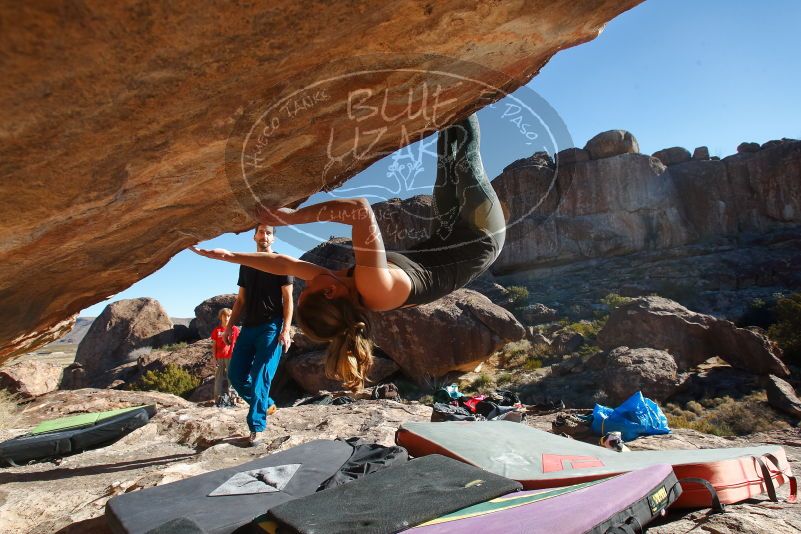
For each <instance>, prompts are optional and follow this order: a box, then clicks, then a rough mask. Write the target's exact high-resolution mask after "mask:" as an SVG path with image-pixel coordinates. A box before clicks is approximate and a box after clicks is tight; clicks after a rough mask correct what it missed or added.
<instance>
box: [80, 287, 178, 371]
mask: <svg viewBox="0 0 801 534" xmlns="http://www.w3.org/2000/svg"><path fill="white" fill-rule="evenodd" d="M172 327H173V324H172V321H171V320H170V318H169V316H167V312H165V311H164V308H162V307H161V304H159V303H158V301H157V300H155V299H151V298H138V299H128V300H119V301H117V302H114V303H112V304H109V305H108V306H106V308H105V309H104V310H103V313H101V314H100V316H99V317H98V318H97V319H95V321H94V322H93V323H92V326H91V327H90V328H89V332H87V334H86V336H85V337H84V338H83V340H81V343H80V345H78V351H77V352H76V354H75V361H76V362H77V363H80V364H81V365H82V366H83V368H84V371H85V373H86V376H87V377H88V379H89V380H90V383H101V382H103V381H104V380H105V379H104V376H103V375H104V373H105V372H107V371H109V370H111V369H113V368H115V367H117V366H119V365H122V364H124V363H129V362H135V361H136V359H137V357H138V355H136V354H132V353H133V351H134V350H135V349H138V348H145V347H151V348H152V347H158V346H161V345H166V344H168V343H171V342H172V341H173V335H172ZM103 385H107V384H105V383H104V384H103Z"/></svg>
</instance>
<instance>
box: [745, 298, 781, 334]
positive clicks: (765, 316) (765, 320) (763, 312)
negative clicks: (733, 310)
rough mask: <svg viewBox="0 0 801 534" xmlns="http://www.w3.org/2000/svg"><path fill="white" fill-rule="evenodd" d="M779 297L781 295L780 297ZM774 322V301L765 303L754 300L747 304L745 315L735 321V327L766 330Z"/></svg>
mask: <svg viewBox="0 0 801 534" xmlns="http://www.w3.org/2000/svg"><path fill="white" fill-rule="evenodd" d="M780 296H781V295H780ZM775 322H776V299H772V300H769V301H766V300H764V299H760V298H755V299H752V300H751V302H749V303H748V308H747V309H746V310H745V313H743V315H742V316H741V317H740V318H739V319H738V320H737V326H739V327H746V326H758V327H760V328H764V329H768V328H770V325H772V324H773V323H775Z"/></svg>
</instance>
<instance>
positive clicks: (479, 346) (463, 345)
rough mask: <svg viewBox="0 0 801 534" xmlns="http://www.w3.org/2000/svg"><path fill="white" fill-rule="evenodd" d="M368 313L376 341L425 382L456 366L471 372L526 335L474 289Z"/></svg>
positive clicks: (408, 372) (410, 374) (413, 376)
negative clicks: (393, 308) (425, 302)
mask: <svg viewBox="0 0 801 534" xmlns="http://www.w3.org/2000/svg"><path fill="white" fill-rule="evenodd" d="M370 318H371V328H372V337H373V341H374V342H375V344H376V345H378V346H379V347H380V348H381V349H382V350H383V351H384V352H386V354H387V355H388V356H389V357H390V358H392V359H393V360H395V362H396V363H397V364H398V365H399V366H400V368H401V370H402V371H403V373H404V374H405V375H406V376H408V377H409V378H411V379H413V380H415V381H416V382H417V383H418V384H421V385H426V384H427V382H430V381H432V380H433V379H436V378H439V377H442V376H445V375H446V374H448V373H449V372H452V371H464V372H467V371H472V370H473V369H475V368H476V367H477V366H478V365H479V364H480V363H482V362H483V361H485V360H486V359H487V358H489V357H490V355H492V353H494V352H495V351H497V350H498V349H500V348H501V347H502V346H503V345H504V344H506V343H507V342H509V341H517V340H519V339H522V338H523V337H524V335H525V329H524V328H523V326H522V325H521V324H520V323H519V322H518V321H517V319H515V318H514V316H513V315H512V314H511V312H509V311H508V310H505V309H504V308H501V307H500V306H497V305H495V304H493V303H492V302H491V301H490V300H489V299H488V298H487V297H485V296H484V295H481V294H480V293H477V292H475V291H472V290H470V289H458V290H456V291H454V292H453V293H451V294H450V295H446V296H445V297H443V298H441V299H439V300H436V301H434V302H430V303H428V304H424V305H421V306H417V307H414V308H407V309H401V310H392V311H388V312H381V313H371V314H370Z"/></svg>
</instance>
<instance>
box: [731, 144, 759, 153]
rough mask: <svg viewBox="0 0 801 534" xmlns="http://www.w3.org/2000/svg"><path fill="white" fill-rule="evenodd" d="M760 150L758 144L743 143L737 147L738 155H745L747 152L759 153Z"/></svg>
mask: <svg viewBox="0 0 801 534" xmlns="http://www.w3.org/2000/svg"><path fill="white" fill-rule="evenodd" d="M760 148H761V147H760V146H759V143H748V142H743V143H740V144H739V145H737V153H738V154H746V153H749V152H759V149H760Z"/></svg>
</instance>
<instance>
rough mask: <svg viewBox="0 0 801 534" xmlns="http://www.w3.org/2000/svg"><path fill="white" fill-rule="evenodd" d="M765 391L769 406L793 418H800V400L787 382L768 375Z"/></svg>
mask: <svg viewBox="0 0 801 534" xmlns="http://www.w3.org/2000/svg"><path fill="white" fill-rule="evenodd" d="M765 391H766V392H767V394H768V402H769V403H770V405H771V406H773V407H774V408H776V409H777V410H781V411H783V412H784V413H787V414H789V415H792V416H793V417H796V418H801V399H799V398H798V396H797V395H796V393H795V389H793V386H792V385H790V383H789V382H787V381H786V380H782V379H781V378H779V377H778V376H774V375H770V376H768V377H767V381H766V384H765Z"/></svg>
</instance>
